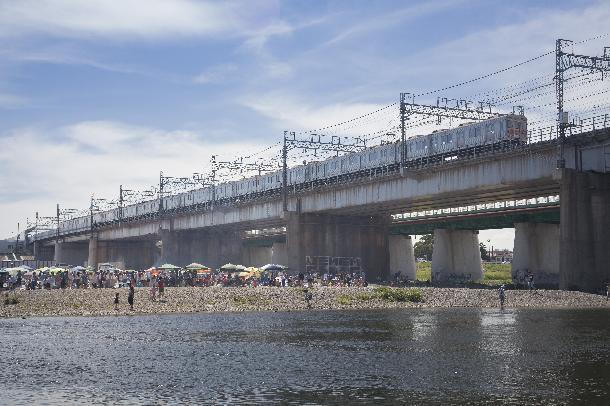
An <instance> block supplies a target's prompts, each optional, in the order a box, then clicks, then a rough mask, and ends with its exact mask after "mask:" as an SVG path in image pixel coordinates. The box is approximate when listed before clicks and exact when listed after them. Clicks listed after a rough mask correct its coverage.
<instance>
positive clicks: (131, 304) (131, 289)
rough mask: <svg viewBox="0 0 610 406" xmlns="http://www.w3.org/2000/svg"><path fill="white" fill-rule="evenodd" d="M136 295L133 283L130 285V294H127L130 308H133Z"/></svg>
mask: <svg viewBox="0 0 610 406" xmlns="http://www.w3.org/2000/svg"><path fill="white" fill-rule="evenodd" d="M134 296H135V291H134V289H133V285H131V284H130V285H129V295H128V296H127V303H129V308H130V310H133V297H134Z"/></svg>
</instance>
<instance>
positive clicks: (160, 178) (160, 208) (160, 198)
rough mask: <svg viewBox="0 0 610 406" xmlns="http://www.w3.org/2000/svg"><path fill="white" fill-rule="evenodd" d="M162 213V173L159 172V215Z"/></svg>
mask: <svg viewBox="0 0 610 406" xmlns="http://www.w3.org/2000/svg"><path fill="white" fill-rule="evenodd" d="M162 211H163V171H159V214H161V212H162Z"/></svg>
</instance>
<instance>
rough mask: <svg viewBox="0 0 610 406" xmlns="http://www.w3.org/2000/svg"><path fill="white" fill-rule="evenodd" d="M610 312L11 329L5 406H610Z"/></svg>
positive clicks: (432, 312) (6, 341)
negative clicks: (402, 405) (272, 405)
mask: <svg viewBox="0 0 610 406" xmlns="http://www.w3.org/2000/svg"><path fill="white" fill-rule="evenodd" d="M609 322H610V311H609V310H560V309H556V310H555V309H553V310H534V309H526V310H515V309H508V310H503V311H501V310H496V309H409V310H378V311H364V312H357V311H328V312H324V311H309V312H287V313H273V312H269V313H265V312H263V313H215V314H210V313H204V314H185V315H159V316H131V317H80V318H31V319H26V320H22V319H6V320H0V337H1V339H2V343H3V344H2V346H3V348H2V354H1V355H0V360H1V361H0V362H1V365H0V366H1V368H0V382H1V388H2V389H1V390H0V391H1V392H0V403H2V404H7V403H8V404H31V403H34V404H39V403H45V404H70V403H81V404H82V403H100V404H133V403H147V404H151V403H153V404H176V403H196V404H208V403H209V404H223V403H224V404H255V403H263V404H270V403H281V404H400V403H405V404H448V403H454V404H455V403H471V404H489V403H498V402H504V403H507V404H519V405H520V404H524V403H537V404H538V403H552V404H573V403H595V404H603V403H605V404H610V397H609V396H610V323H609Z"/></svg>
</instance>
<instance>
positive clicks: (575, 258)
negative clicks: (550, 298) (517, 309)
mask: <svg viewBox="0 0 610 406" xmlns="http://www.w3.org/2000/svg"><path fill="white" fill-rule="evenodd" d="M560 200H561V206H560V216H561V224H560V258H561V261H560V264H559V287H560V288H561V289H577V290H583V291H587V292H599V291H600V290H602V289H603V288H604V284H605V283H607V282H609V281H610V265H609V264H610V173H605V174H603V173H585V172H577V171H575V170H573V169H563V170H562V174H561V190H560Z"/></svg>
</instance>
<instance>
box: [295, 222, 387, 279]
mask: <svg viewBox="0 0 610 406" xmlns="http://www.w3.org/2000/svg"><path fill="white" fill-rule="evenodd" d="M285 216H286V220H287V227H286V233H287V234H286V249H287V252H288V266H289V267H290V270H291V271H292V272H301V271H305V270H306V263H305V260H306V257H307V256H310V257H320V256H328V257H343V258H360V261H361V268H362V270H364V271H365V272H366V273H367V277H368V278H369V279H370V280H375V279H377V278H382V279H387V278H388V276H389V268H390V258H389V256H390V255H389V249H388V224H389V218H385V217H368V216H335V215H328V214H299V213H296V212H289V213H285Z"/></svg>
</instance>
